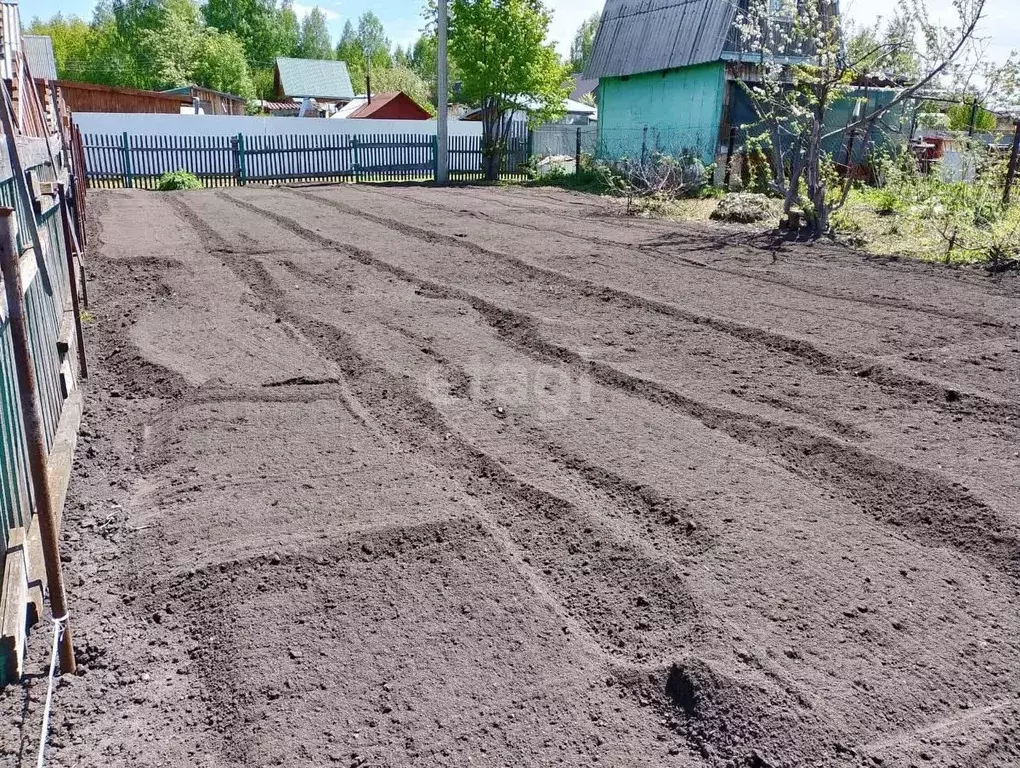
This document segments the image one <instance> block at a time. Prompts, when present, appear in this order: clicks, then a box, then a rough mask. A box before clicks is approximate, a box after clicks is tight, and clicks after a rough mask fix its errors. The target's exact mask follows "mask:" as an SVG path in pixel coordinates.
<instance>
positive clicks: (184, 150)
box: [83, 118, 530, 189]
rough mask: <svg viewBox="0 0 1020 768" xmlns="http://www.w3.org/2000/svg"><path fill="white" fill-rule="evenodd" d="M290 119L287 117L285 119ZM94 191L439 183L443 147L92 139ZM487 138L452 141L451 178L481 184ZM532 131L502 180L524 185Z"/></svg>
mask: <svg viewBox="0 0 1020 768" xmlns="http://www.w3.org/2000/svg"><path fill="white" fill-rule="evenodd" d="M280 119H281V120H282V119H286V118H280ZM83 138H84V149H85V166H86V172H87V178H88V182H89V185H90V186H93V187H106V188H111V187H116V188H119V187H128V188H130V187H136V188H140V189H155V188H156V187H157V186H158V183H159V179H160V177H161V176H162V175H163V174H165V173H168V172H172V171H178V170H185V171H188V172H190V173H192V174H194V175H195V176H197V177H198V178H199V179H200V180H201V181H202V183H203V184H204V185H205V186H207V187H224V186H234V185H242V184H281V183H295V182H302V181H320V182H322V181H324V182H380V181H418V182H427V181H434V180H435V177H436V161H437V156H438V144H437V141H436V137H435V136H434V135H429V134H364V135H356V134H325V135H318V134H301V133H294V134H287V135H277V136H267V135H257V136H252V135H246V134H243V133H239V134H237V135H233V136H181V135H165V136H164V135H135V136H133V135H130V134H128V133H123V134H85V135H84V137H83ZM481 141H482V140H481V137H480V136H451V137H450V146H449V158H450V163H449V167H450V177H451V178H452V179H453V180H455V181H470V180H475V179H481V178H482V176H483V174H482V143H481ZM529 147H530V144H529V132H528V129H527V127H526V126H525V125H523V124H520V125H518V126H515V128H514V130H513V131H512V132H511V135H510V137H509V140H508V146H507V151H506V153H505V155H504V157H503V159H502V163H501V167H502V171H501V177H503V178H509V179H522V178H525V176H526V166H527V162H528V158H529V156H530V149H529Z"/></svg>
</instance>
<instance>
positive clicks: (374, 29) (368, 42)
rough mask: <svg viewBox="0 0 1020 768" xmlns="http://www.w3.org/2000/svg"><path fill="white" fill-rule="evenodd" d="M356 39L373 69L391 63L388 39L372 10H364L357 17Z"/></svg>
mask: <svg viewBox="0 0 1020 768" xmlns="http://www.w3.org/2000/svg"><path fill="white" fill-rule="evenodd" d="M358 39H359V40H360V41H361V50H362V52H363V54H364V55H365V56H367V57H368V61H369V64H370V65H371V68H372V69H373V70H376V69H386V68H387V67H389V66H390V65H392V64H393V55H392V54H391V53H390V39H389V38H388V37H386V30H385V29H384V28H383V23H382V21H380V20H379V17H378V16H376V15H375V14H374V13H373V12H372V11H365V12H364V13H363V14H361V18H359V19H358Z"/></svg>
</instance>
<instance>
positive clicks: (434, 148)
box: [432, 134, 450, 184]
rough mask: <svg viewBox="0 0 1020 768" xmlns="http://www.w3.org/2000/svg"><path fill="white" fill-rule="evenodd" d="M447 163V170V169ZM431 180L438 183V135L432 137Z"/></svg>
mask: <svg viewBox="0 0 1020 768" xmlns="http://www.w3.org/2000/svg"><path fill="white" fill-rule="evenodd" d="M449 167H450V166H449V163H447V168H449ZM432 180H433V181H434V182H436V183H437V184H438V183H439V135H438V134H436V135H435V136H433V137H432Z"/></svg>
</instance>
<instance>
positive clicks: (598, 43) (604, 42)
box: [584, 0, 737, 79]
mask: <svg viewBox="0 0 1020 768" xmlns="http://www.w3.org/2000/svg"><path fill="white" fill-rule="evenodd" d="M736 6H737V4H736V3H734V2H731V1H730V0H606V7H605V10H604V11H603V12H602V21H601V23H600V24H599V31H598V34H597V35H596V36H595V43H594V48H593V50H592V54H591V59H590V61H589V62H588V68H587V70H585V73H584V76H585V77H586V78H591V79H595V78H600V77H621V76H623V75H636V74H639V73H641V72H657V71H659V70H663V69H672V68H674V67H688V66H691V65H693V64H704V63H705V62H709V61H716V60H718V59H719V58H720V57H721V56H722V51H723V45H724V44H725V42H726V37H727V35H728V34H729V31H730V28H731V27H732V26H733V19H734V15H735V14H736Z"/></svg>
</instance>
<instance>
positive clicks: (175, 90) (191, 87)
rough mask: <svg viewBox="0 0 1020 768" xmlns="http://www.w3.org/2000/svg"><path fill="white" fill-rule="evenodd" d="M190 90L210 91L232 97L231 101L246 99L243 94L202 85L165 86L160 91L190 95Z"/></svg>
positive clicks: (224, 96) (225, 97)
mask: <svg viewBox="0 0 1020 768" xmlns="http://www.w3.org/2000/svg"><path fill="white" fill-rule="evenodd" d="M192 91H202V92H203V93H212V94H215V95H216V96H222V97H223V98H224V99H232V100H233V101H247V99H245V98H244V96H238V95H237V94H236V93H225V92H223V91H216V90H213V89H212V88H206V87H205V86H204V85H182V86H181V87H180V88H167V89H166V90H165V91H161V93H172V94H174V95H180V96H190V95H191V92H192Z"/></svg>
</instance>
